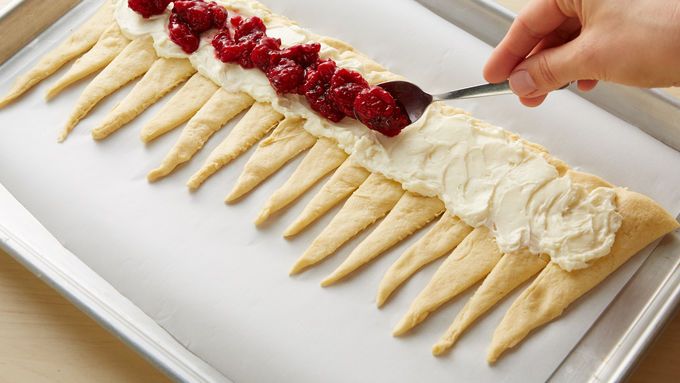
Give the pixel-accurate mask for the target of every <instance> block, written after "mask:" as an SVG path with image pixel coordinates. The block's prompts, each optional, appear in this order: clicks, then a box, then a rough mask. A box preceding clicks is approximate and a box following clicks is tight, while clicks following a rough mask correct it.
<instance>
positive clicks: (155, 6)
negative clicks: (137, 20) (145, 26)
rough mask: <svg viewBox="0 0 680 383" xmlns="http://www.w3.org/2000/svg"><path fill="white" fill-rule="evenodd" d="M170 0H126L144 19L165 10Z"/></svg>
mask: <svg viewBox="0 0 680 383" xmlns="http://www.w3.org/2000/svg"><path fill="white" fill-rule="evenodd" d="M171 2H172V0H128V7H130V9H132V10H133V11H135V12H137V13H139V14H140V15H142V17H144V18H145V19H148V18H149V17H151V16H156V15H160V14H162V13H163V12H165V9H166V8H168V5H169V4H170V3H171Z"/></svg>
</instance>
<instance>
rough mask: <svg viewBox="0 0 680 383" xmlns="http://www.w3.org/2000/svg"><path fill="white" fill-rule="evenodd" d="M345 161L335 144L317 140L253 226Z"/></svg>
mask: <svg viewBox="0 0 680 383" xmlns="http://www.w3.org/2000/svg"><path fill="white" fill-rule="evenodd" d="M346 159H347V153H345V151H344V150H342V149H340V148H339V147H338V144H337V142H335V141H333V140H331V139H330V138H325V137H322V138H319V140H318V141H317V142H316V144H314V146H313V147H312V149H310V150H309V153H307V155H306V156H305V158H304V159H303V160H302V163H300V166H298V167H297V169H295V172H294V173H293V175H291V176H290V178H289V179H288V180H287V181H286V183H285V184H283V185H282V186H281V187H280V188H279V189H278V190H276V191H275V192H274V194H272V196H271V197H270V198H269V200H267V203H266V204H265V206H264V208H262V211H260V214H259V215H258V216H257V219H256V220H255V224H256V225H260V224H262V223H264V221H266V220H267V218H269V217H270V216H271V215H272V214H274V213H276V212H277V211H279V210H281V209H283V208H284V207H286V206H288V205H289V204H290V203H292V202H293V201H295V200H296V199H297V198H299V197H300V196H301V195H302V194H304V193H305V192H306V191H307V190H309V188H311V187H312V186H314V184H315V183H317V182H318V181H319V180H320V179H321V178H323V177H324V176H325V175H326V174H328V173H330V172H332V171H333V170H335V169H337V167H338V166H340V165H341V164H342V163H343V162H344V161H345V160H346Z"/></svg>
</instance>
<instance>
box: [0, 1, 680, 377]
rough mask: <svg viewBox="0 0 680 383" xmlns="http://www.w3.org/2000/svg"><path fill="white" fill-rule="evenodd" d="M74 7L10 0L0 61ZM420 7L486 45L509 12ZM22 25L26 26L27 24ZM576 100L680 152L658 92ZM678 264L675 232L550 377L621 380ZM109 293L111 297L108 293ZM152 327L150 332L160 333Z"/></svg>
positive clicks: (189, 365)
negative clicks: (584, 100)
mask: <svg viewBox="0 0 680 383" xmlns="http://www.w3.org/2000/svg"><path fill="white" fill-rule="evenodd" d="M78 2H79V1H78V0H55V1H53V2H51V3H50V11H49V12H42V11H39V10H40V9H41V8H43V9H44V2H42V1H39V0H15V1H13V2H11V3H10V5H9V6H8V7H7V8H5V10H4V12H2V13H0V35H3V36H10V37H13V38H11V39H4V40H3V41H2V42H1V43H0V62H3V61H4V60H6V59H7V58H9V57H11V56H12V55H13V54H14V53H16V51H18V50H19V49H20V48H22V47H23V46H25V45H26V44H27V43H29V42H30V41H31V40H32V39H33V38H34V37H35V36H36V35H37V34H38V33H40V32H41V31H42V30H44V29H45V28H47V27H48V26H50V25H51V24H52V23H54V22H55V21H56V20H57V19H58V18H59V17H61V16H62V15H63V14H64V13H65V12H67V11H68V10H69V9H71V8H72V7H73V6H74V5H76V4H77V3H78ZM419 2H420V3H422V4H423V5H425V6H426V7H428V8H429V9H431V10H433V11H434V12H435V13H437V14H439V15H440V16H442V17H444V18H445V19H447V20H449V21H450V22H452V23H454V24H456V25H457V26H459V27H461V28H463V29H464V30H466V31H468V32H469V33H471V34H473V35H475V36H476V37H478V38H480V39H481V40H483V41H485V42H486V43H488V44H491V45H494V44H496V43H497V42H498V41H499V40H500V38H501V37H502V36H503V34H504V33H505V31H506V30H507V28H508V26H509V24H510V22H511V21H512V18H513V15H512V13H510V12H509V11H507V10H506V9H504V8H502V7H501V6H499V5H497V4H496V3H494V2H492V1H489V0H419ZM40 6H42V7H40ZM26 20H30V23H27V22H26ZM582 96H584V97H586V98H587V99H588V100H589V101H591V102H593V103H594V104H597V105H598V106H600V107H602V108H604V109H606V110H607V111H609V112H611V113H612V114H614V115H616V116H618V117H620V118H622V119H624V120H626V121H628V122H630V123H632V124H634V125H636V126H638V127H640V129H643V130H644V131H646V132H647V133H649V134H650V135H652V136H654V137H656V138H657V139H659V140H661V141H663V142H664V143H666V144H667V145H669V146H671V147H673V148H675V149H676V150H680V123H678V121H680V103H679V102H678V101H677V100H674V99H672V98H671V97H669V96H667V95H665V94H663V93H662V92H658V91H653V90H652V91H644V90H640V89H633V88H628V87H621V86H615V85H609V84H602V85H601V86H598V89H597V91H595V92H591V93H587V94H582ZM0 189H1V188H0ZM0 191H2V190H0ZM25 214H28V213H27V212H26V213H25ZM0 247H2V248H4V249H5V250H7V251H8V252H9V253H10V254H11V255H12V256H14V257H15V258H16V259H18V260H19V261H20V262H22V263H23V264H24V265H26V266H27V267H28V268H29V269H30V270H31V271H32V272H34V273H35V274H36V275H39V276H41V278H43V279H45V280H46V281H47V282H48V283H50V284H51V285H52V286H53V287H55V288H56V289H57V290H58V291H59V292H60V293H62V294H63V295H64V296H66V297H67V298H68V299H70V300H71V301H72V302H73V303H74V304H76V305H77V306H78V307H80V308H81V309H83V310H84V311H85V312H86V313H88V314H89V315H90V316H92V317H93V318H95V319H96V320H98V321H99V322H100V323H101V324H102V325H104V326H105V327H106V328H107V329H109V330H110V331H112V332H113V333H114V334H116V335H117V336H119V337H120V338H121V339H123V340H124V341H126V342H127V343H128V344H130V345H131V346H132V347H133V348H135V349H136V350H137V351H138V352H140V353H141V354H142V355H144V356H145V357H146V358H148V359H149V360H151V361H152V362H153V363H155V364H156V365H158V366H159V367H160V368H161V369H162V370H164V371H165V372H166V373H167V374H168V375H169V376H171V377H172V378H174V379H176V380H179V381H228V380H227V379H226V378H224V377H223V376H222V375H221V374H219V373H218V372H217V371H215V370H214V369H212V368H211V367H210V366H208V365H207V364H205V363H204V362H202V361H200V360H199V359H198V358H196V357H195V356H194V355H192V354H191V353H189V352H188V351H187V350H186V349H185V348H184V347H182V346H181V345H180V344H179V343H178V342H176V341H174V343H173V342H172V341H173V340H172V339H170V340H169V341H166V342H165V343H163V345H162V346H159V344H158V343H157V342H154V340H153V339H151V338H150V337H147V336H145V333H144V331H145V330H144V328H139V327H135V324H134V323H131V320H130V319H129V318H127V317H126V316H125V315H120V313H118V312H117V309H119V307H116V306H115V305H113V304H112V303H111V302H110V300H107V299H102V297H98V296H97V294H95V293H92V292H87V291H85V290H84V288H85V287H84V286H83V285H81V284H80V283H79V282H78V281H74V280H72V279H70V278H67V276H65V275H64V273H63V272H62V271H60V270H59V269H58V268H57V267H55V265H54V264H51V263H50V261H49V258H47V257H44V256H40V254H37V253H36V251H35V249H33V248H32V247H31V245H29V244H27V243H26V242H23V241H21V239H20V238H18V237H16V236H13V235H12V233H11V232H9V231H8V230H4V228H3V227H2V226H0ZM679 265H680V236H679V235H678V234H677V233H675V234H671V235H668V236H666V237H665V238H664V239H663V240H661V241H660V242H659V244H658V246H657V247H656V249H655V250H654V253H653V256H651V257H649V258H648V259H647V260H646V262H645V263H644V264H643V266H642V267H641V268H640V269H639V271H638V272H637V273H636V274H635V276H634V277H633V278H632V279H631V280H630V281H629V283H628V284H627V285H626V287H625V288H624V289H623V290H622V291H621V292H620V293H619V295H618V296H617V298H616V299H615V300H614V301H613V302H612V303H611V304H610V306H609V308H608V309H607V310H606V311H605V313H604V314H603V315H602V316H601V317H600V319H599V320H598V321H597V322H596V323H595V324H594V325H593V326H592V328H591V329H590V331H589V332H588V333H587V334H586V336H585V337H584V338H583V339H582V340H581V341H580V343H579V344H578V345H577V346H576V347H575V348H574V349H573V350H572V352H571V353H570V354H569V356H568V357H567V358H566V359H565V360H564V362H563V363H562V364H561V365H560V367H559V368H558V369H557V370H556V371H555V373H554V374H553V376H552V378H551V379H552V380H553V381H588V380H593V381H598V382H599V381H621V380H623V379H624V378H625V377H626V376H627V375H628V374H629V373H630V372H631V371H632V369H633V367H634V366H635V363H636V361H637V360H638V359H639V357H640V355H641V354H642V353H643V352H644V350H645V349H646V348H647V346H648V345H649V344H650V343H651V342H652V341H653V339H654V337H655V336H656V335H657V334H658V333H659V331H660V330H661V329H662V328H663V326H664V324H665V323H666V322H667V320H668V319H669V318H671V317H672V314H673V313H674V311H675V309H676V307H677V306H678V302H679V301H680V283H679V282H680V271H679V270H678V269H679V267H678V266H679ZM81 266H82V267H86V266H84V265H81ZM89 271H90V273H93V272H92V271H91V270H89ZM93 274H94V273H93ZM109 288H111V287H110V286H109ZM111 291H112V292H113V293H115V290H113V288H111ZM109 293H111V292H109ZM104 298H106V297H104ZM127 303H128V304H130V303H129V302H127ZM147 325H148V323H147ZM156 327H157V328H156V329H154V330H160V331H163V330H162V329H161V328H160V327H158V326H157V325H156ZM148 328H149V327H148V326H147V327H146V329H148ZM166 335H167V333H166ZM168 338H169V335H168Z"/></svg>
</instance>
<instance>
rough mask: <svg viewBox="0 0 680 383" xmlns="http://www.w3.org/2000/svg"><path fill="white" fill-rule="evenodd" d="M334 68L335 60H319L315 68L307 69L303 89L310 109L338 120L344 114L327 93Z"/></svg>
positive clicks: (332, 119)
mask: <svg viewBox="0 0 680 383" xmlns="http://www.w3.org/2000/svg"><path fill="white" fill-rule="evenodd" d="M335 68H336V65H335V62H334V61H330V60H329V61H323V62H320V63H319V64H318V65H317V66H316V69H313V68H310V69H308V70H307V78H306V79H305V85H304V87H303V91H304V94H305V98H307V101H308V102H309V105H310V106H311V107H312V109H314V110H315V111H317V112H318V113H319V114H321V115H322V116H324V117H326V118H327V119H329V120H331V121H333V122H338V121H340V120H342V118H343V117H345V114H344V113H342V112H341V111H340V110H339V109H338V107H337V106H336V105H335V104H334V103H333V101H331V99H330V97H329V95H328V93H329V92H328V91H329V89H330V86H331V78H332V77H333V75H334V74H335Z"/></svg>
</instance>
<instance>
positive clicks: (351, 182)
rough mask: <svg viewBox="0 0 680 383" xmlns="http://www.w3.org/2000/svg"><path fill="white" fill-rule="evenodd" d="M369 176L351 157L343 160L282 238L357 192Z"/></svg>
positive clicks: (302, 227)
mask: <svg viewBox="0 0 680 383" xmlns="http://www.w3.org/2000/svg"><path fill="white" fill-rule="evenodd" d="M369 174H370V173H369V171H368V170H366V169H364V168H363V167H362V166H360V165H359V164H357V163H356V162H354V161H352V158H351V157H350V158H349V159H347V160H345V162H343V163H342V165H340V167H339V168H338V169H337V170H336V171H335V173H333V175H332V176H331V178H330V179H329V180H328V182H326V183H325V184H324V185H323V187H322V188H321V190H319V192H318V193H317V194H316V195H315V196H314V198H312V200H311V201H310V202H309V203H308V204H307V206H306V207H305V209H304V210H303V211H302V213H301V214H300V216H299V217H298V218H297V219H296V220H295V221H294V222H293V223H292V224H291V225H290V226H288V229H286V231H285V232H284V233H283V235H284V237H292V236H294V235H297V234H298V233H300V232H301V231H302V230H304V229H305V228H306V227H307V226H309V225H310V224H311V223H312V222H314V221H316V220H317V219H318V218H319V217H321V216H322V215H324V214H325V213H326V212H327V211H328V210H330V209H331V208H332V207H333V206H335V205H337V204H339V203H340V202H341V201H342V200H344V199H345V198H347V197H348V196H349V195H350V194H352V193H353V192H354V191H355V190H357V188H359V186H360V185H361V184H362V183H363V182H364V181H366V178H368V176H369Z"/></svg>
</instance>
